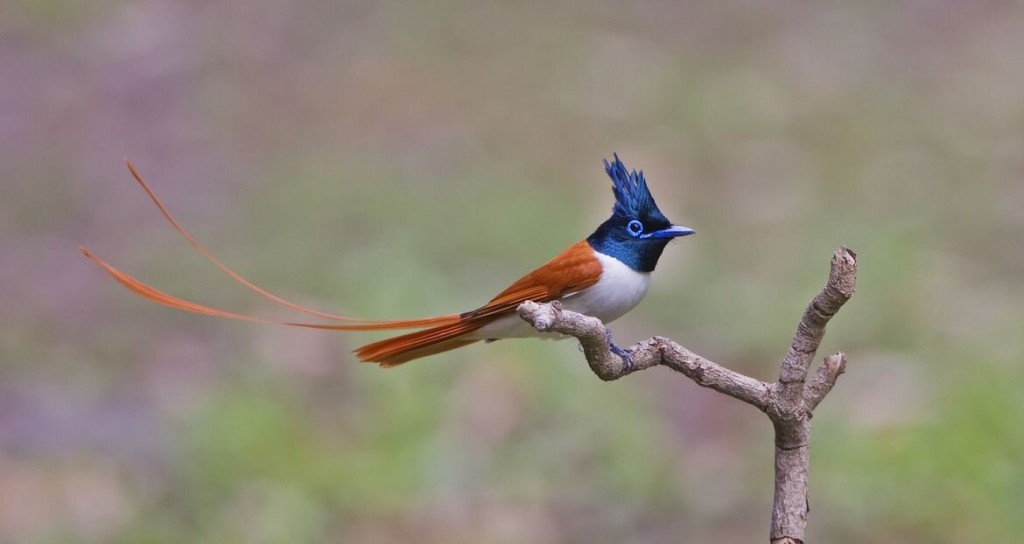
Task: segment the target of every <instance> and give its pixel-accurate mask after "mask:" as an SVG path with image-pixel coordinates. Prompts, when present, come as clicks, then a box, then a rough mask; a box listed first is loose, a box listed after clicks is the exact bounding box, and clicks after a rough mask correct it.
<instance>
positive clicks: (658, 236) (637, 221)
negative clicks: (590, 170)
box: [587, 153, 693, 272]
mask: <svg viewBox="0 0 1024 544" xmlns="http://www.w3.org/2000/svg"><path fill="white" fill-rule="evenodd" d="M613 157H614V158H615V160H614V161H612V162H611V163H609V162H608V161H607V160H605V161H604V170H605V172H606V173H607V174H608V177H610V178H612V192H613V193H614V194H615V205H614V206H613V207H612V216H611V217H610V218H609V219H608V220H607V221H605V222H604V223H602V224H601V226H599V227H598V228H597V230H596V231H594V233H593V234H591V235H590V236H589V237H588V238H587V241H588V242H589V243H590V245H591V247H593V248H594V249H595V250H596V251H598V252H600V253H603V254H605V255H608V256H610V257H614V258H616V259H618V260H619V261H622V262H623V263H625V264H626V265H628V266H629V267H630V268H632V269H633V270H636V271H638V272H651V271H653V270H654V267H655V265H657V264H658V258H660V257H661V252H662V251H663V250H664V249H665V246H666V245H668V243H669V241H671V240H672V239H673V238H676V237H679V236H686V235H688V234H693V229H690V228H687V227H680V226H676V225H673V224H672V222H671V221H669V220H668V218H667V217H665V215H664V214H663V213H661V210H659V209H658V205H657V204H656V203H655V202H654V196H652V195H651V191H650V190H649V189H648V188H647V180H646V179H644V173H643V172H642V171H640V172H638V171H636V170H628V169H627V168H626V165H625V164H623V163H622V161H621V160H619V155H618V154H617V153H616V154H613Z"/></svg>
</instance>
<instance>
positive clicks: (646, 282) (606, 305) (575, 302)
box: [468, 252, 651, 339]
mask: <svg viewBox="0 0 1024 544" xmlns="http://www.w3.org/2000/svg"><path fill="white" fill-rule="evenodd" d="M594 255H595V256H596V257H597V260H599V261H601V268H602V272H601V278H600V279H598V280H597V283H595V284H594V285H592V286H590V287H589V288H587V289H585V290H583V291H580V292H579V293H574V294H572V295H569V296H567V297H565V298H563V299H562V306H563V307H564V308H566V309H567V310H572V311H574V312H579V313H581V314H586V315H590V316H594V317H596V318H598V319H600V320H601V321H603V322H605V323H610V322H612V321H614V320H616V319H618V318H620V317H622V316H623V315H625V314H626V312H628V311H630V310H632V309H633V308H634V307H636V305H637V304H639V303H640V301H641V300H643V298H644V295H646V294H647V288H648V286H650V284H651V274H650V273H649V272H637V271H636V270H633V269H632V268H630V267H628V266H626V265H625V264H623V263H622V261H619V260H618V259H616V258H614V257H609V256H607V255H602V254H601V253H596V252H595V253H594ZM540 335H541V333H538V332H537V331H536V330H535V329H534V328H533V327H531V326H530V325H529V324H528V323H526V322H525V321H523V320H522V319H520V317H519V316H518V315H515V314H513V315H510V316H508V317H503V318H501V319H498V320H495V321H494V322H492V323H489V324H487V325H485V326H484V327H482V328H480V329H479V330H477V331H474V332H472V333H469V335H468V336H470V337H472V338H479V339H491V338H523V337H527V336H540ZM544 336H546V337H548V338H557V336H551V335H544Z"/></svg>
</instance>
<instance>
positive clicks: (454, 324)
mask: <svg viewBox="0 0 1024 544" xmlns="http://www.w3.org/2000/svg"><path fill="white" fill-rule="evenodd" d="M614 158H615V160H614V161H612V162H611V163H609V162H608V161H607V160H606V161H604V168H605V172H606V173H607V174H608V176H609V177H610V178H611V179H612V191H613V193H614V194H615V205H614V206H613V207H612V215H611V217H609V218H608V220H606V221H605V222H604V223H601V225H600V226H598V227H597V230H595V231H594V233H593V234H591V235H590V236H588V237H587V238H586V239H585V240H582V241H580V242H577V243H575V244H573V245H571V246H569V248H568V249H566V250H565V251H563V252H561V253H559V254H558V255H556V256H555V257H554V258H553V259H551V260H550V261H548V262H547V263H545V264H544V265H542V266H541V267H540V268H538V269H536V270H534V271H533V272H530V273H529V274H527V275H525V276H523V277H522V278H520V279H519V280H517V281H516V282H515V283H513V284H512V285H510V286H509V287H508V288H507V289H505V290H504V291H502V292H500V293H498V295H497V296H495V297H494V298H492V299H491V300H490V301H488V302H487V304H484V305H483V306H481V307H479V308H477V309H475V310H470V311H468V312H463V313H461V314H450V315H443V316H438V317H430V318H425V319H412V320H400V321H374V320H366V319H356V318H351V317H346V316H340V315H334V314H328V313H325V312H319V311H316V310H311V309H309V308H306V307H303V306H300V305H298V304H295V303H293V302H289V301H287V300H285V299H283V298H281V297H279V296H277V295H274V294H272V293H270V292H268V291H266V290H264V289H262V288H260V287H258V286H256V285H255V284H253V283H252V282H250V281H249V280H247V279H245V278H244V277H242V276H241V275H239V274H238V273H236V272H235V271H234V270H232V269H231V268H229V267H228V266H227V265H225V264H224V263H223V262H221V261H220V260H219V259H217V258H216V257H215V256H213V254H211V253H210V252H209V251H208V250H207V249H206V248H205V247H203V246H202V245H201V244H200V243H199V242H198V241H196V239H195V238H193V237H192V235H191V234H189V233H188V231H186V230H185V229H184V227H182V226H181V225H180V224H179V223H178V222H177V221H176V220H175V219H174V217H173V216H171V214H170V212H168V211H167V208H165V207H164V205H163V204H162V203H161V202H160V200H159V199H158V198H157V196H156V194H155V193H154V192H153V191H152V189H150V187H149V185H147V184H146V182H145V181H144V180H143V179H142V176H140V175H139V173H138V171H136V170H135V168H134V167H133V166H132V164H131V163H130V162H128V163H127V164H128V169H129V171H131V173H132V176H133V177H134V178H135V180H136V181H138V182H139V184H140V185H141V186H142V188H143V189H144V190H145V191H146V193H147V194H148V195H149V197H150V199H151V200H152V201H153V203H154V204H156V206H157V208H159V209H160V212H161V213H163V215H164V217H166V218H167V220H168V221H170V223H171V225H173V226H174V228H175V230H177V231H178V232H179V233H180V234H181V235H182V236H184V237H185V239H186V240H188V242H189V243H190V244H192V246H193V247H194V248H195V249H196V250H197V251H199V253H200V254H202V255H203V257H205V258H206V259H207V260H209V261H210V262H212V263H213V264H214V265H215V266H217V267H218V268H220V269H221V270H222V271H223V272H225V273H226V274H227V275H228V276H230V277H231V278H232V279H234V280H235V281H237V282H239V283H241V284H242V285H244V286H245V287H247V288H249V289H251V290H252V291H255V292H256V293H258V294H259V295H261V296H262V297H264V298H266V299H267V300H270V301H272V302H275V303H278V304H281V305H284V306H287V307H289V308H291V309H293V310H298V311H300V312H303V313H306V314H310V315H314V316H317V317H320V318H323V319H329V320H333V321H338V322H340V323H306V322H291V321H272V320H268V319H262V318H258V317H253V316H249V315H244V314H238V313H234V312H229V311H225V310H218V309H215V308H210V307H208V306H203V305H200V304H196V303H194V302H190V301H187V300H184V299H181V298H178V297H175V296H173V295H169V294H167V293H164V292H162V291H160V290H158V289H156V288H154V287H151V286H149V285H146V284H144V283H142V282H140V281H139V280H136V279H135V278H133V277H131V276H129V275H127V274H125V273H123V272H121V271H120V270H117V269H116V268H114V267H112V266H110V265H109V264H107V263H106V262H104V261H102V260H100V259H99V258H98V257H96V256H95V255H93V254H92V253H91V252H90V251H89V250H87V249H86V248H84V247H83V248H79V249H80V250H81V252H82V253H83V254H84V255H85V256H86V257H87V258H89V259H90V260H92V261H93V262H95V263H96V264H98V265H99V266H100V267H102V268H103V269H104V270H105V271H106V272H107V273H108V274H110V275H111V276H113V277H114V279H116V280H117V281H118V282H120V283H121V284H122V285H124V286H125V287H127V288H128V289H131V290H132V291H134V292H135V293H136V294H138V295H140V296H142V297H144V298H146V299H149V300H151V301H153V302H157V303H159V304H163V305H165V306H170V307H172V308H177V309H179V310H184V311H187V312H194V313H198V314H205V315H212V316H217V317H226V318H231V319H240V320H245V321H255V322H262V323H277V324H281V325H288V326H293V327H305V328H313V329H327V330H345V331H365V330H385V329H420V330H417V331H416V332H412V333H408V334H403V335H401V336H395V337H392V338H387V339H384V340H380V341H378V342H373V343H372V344H367V345H365V346H363V347H361V348H359V349H357V350H356V351H355V353H356V356H357V357H358V358H359V359H360V360H361V361H365V362H373V363H379V364H380V365H381V366H383V367H392V366H396V365H400V364H402V363H404V362H407V361H411V360H413V359H418V358H420V357H426V356H428V355H434V354H437V353H442V352H445V351H448V350H451V349H455V348H459V347H462V346H467V345H469V344H473V343H475V342H479V341H481V340H483V341H486V342H491V341H494V340H500V339H502V338H521V337H528V336H537V335H539V334H540V333H538V332H537V331H536V330H535V329H534V328H533V327H531V326H530V325H529V324H528V323H526V322H525V321H523V320H522V319H520V317H519V316H518V314H517V313H516V308H517V307H518V306H519V305H520V304H522V303H523V302H525V301H528V300H531V301H534V302H550V301H555V300H557V301H560V302H561V303H562V306H563V307H564V308H566V309H568V310H572V311H574V312H579V313H582V314H586V315H590V316H594V317H596V318H598V319H600V320H601V321H603V322H604V323H609V322H611V321H614V320H615V319H618V318H619V317H622V316H623V315H625V314H626V312H628V311H630V310H632V309H633V308H634V307H635V306H636V305H637V304H638V303H639V302H640V300H641V299H643V297H644V295H645V294H646V293H647V288H648V286H649V285H650V279H651V272H652V271H654V267H655V265H657V264H658V258H660V257H661V252H662V251H663V250H664V249H665V246H666V245H667V244H668V243H669V241H671V240H672V239H673V238H676V237H679V236H687V235H689V234H693V232H694V231H693V229H690V228H688V227H681V226H677V225H673V224H672V223H671V222H670V221H669V220H668V219H667V218H666V217H665V215H664V214H662V213H661V210H659V209H658V206H657V204H655V202H654V197H653V196H651V192H650V191H649V190H648V188H647V181H646V180H645V179H644V175H643V172H637V171H635V170H633V171H629V170H627V169H626V166H625V165H624V164H622V161H620V160H619V157H618V155H617V154H616V155H614ZM612 349H613V350H614V351H615V352H616V353H618V354H619V355H620V356H622V357H623V359H624V360H626V362H627V366H629V354H628V353H627V352H626V351H625V350H622V349H621V348H619V347H617V346H615V345H614V344H612Z"/></svg>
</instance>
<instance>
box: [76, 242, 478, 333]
mask: <svg viewBox="0 0 1024 544" xmlns="http://www.w3.org/2000/svg"><path fill="white" fill-rule="evenodd" d="M78 249H79V251H81V252H82V254H83V255H85V257H86V258H87V259H89V260H90V261H92V262H94V263H96V264H97V265H99V266H100V268H102V269H103V270H104V271H106V273H107V274H109V275H110V276H111V277H113V278H114V279H115V280H117V281H118V283H120V284H121V285H123V286H125V287H127V288H128V289H129V290H131V291H132V292H134V293H135V294H137V295H139V296H141V297H142V298H145V299H147V300H150V301H152V302H155V303H157V304H162V305H164V306H168V307H170V308H174V309H177V310H182V311H185V312H192V313H196V314H203V315H209V316H214V317H223V318H227V319H238V320H241V321H251V322H255V323H270V324H275V325H285V326H288V327H301V328H307V329H323V330H332V331H373V330H391V329H416V328H422V327H431V326H435V327H436V326H442V325H452V324H456V323H458V322H459V316H458V315H456V314H452V315H442V316H438V317H430V318H426V319H411V320H406V321H373V322H365V323H352V324H335V323H304V322H298V321H277V320H273V319H264V318H260V317H255V316H251V315H246V314H240V313H236V312H230V311H227V310H219V309H217V308H211V307H209V306H203V305H202V304H198V303H195V302H192V301H189V300H185V299H183V298H178V297H176V296H174V295H170V294H168V293H165V292H163V291H161V290H159V289H157V288H155V287H153V286H151V285H147V284H145V283H143V282H141V281H139V280H137V279H135V278H133V277H131V276H129V275H128V274H125V273H124V272H121V271H120V270H118V269H116V268H114V267H113V266H111V265H109V264H107V263H106V262H104V261H103V260H102V259H100V258H99V257H97V256H95V255H93V253H92V252H91V251H89V250H88V249H86V248H84V247H80V248H78Z"/></svg>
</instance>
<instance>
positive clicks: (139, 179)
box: [125, 159, 408, 330]
mask: <svg viewBox="0 0 1024 544" xmlns="http://www.w3.org/2000/svg"><path fill="white" fill-rule="evenodd" d="M125 164H127V165H128V171H129V172H131V174H132V177H134V178H135V181H137V182H138V183H139V185H140V186H141V187H142V190H144V191H146V194H147V195H149V199H150V200H152V201H153V204H155V205H156V207H157V209H159V210H160V213H161V214H163V216H164V217H165V218H166V219H167V221H168V222H169V223H170V224H171V226H172V227H174V230H176V231H178V234H180V235H181V236H182V237H183V238H185V240H187V241H188V243H189V244H190V245H191V246H192V247H193V248H195V250H196V251H198V252H199V254H200V255H202V256H203V258H205V259H206V260H207V261H209V262H210V263H212V264H213V265H214V266H216V267H217V268H219V269H220V270H221V271H222V272H224V273H225V274H227V275H228V277H230V278H231V279H233V280H235V281H236V282H238V283H240V284H242V285H243V286H244V287H246V288H247V289H249V290H251V291H253V292H255V293H256V294H258V295H260V296H261V297H263V298H265V299H267V300H269V301H271V302H273V303H276V304H280V305H282V306H285V307H287V308H291V309H292V310H296V311H299V312H302V313H304V314H309V315H312V316H316V317H320V318H323V319H330V320H333V321H348V322H354V323H381V324H386V323H408V322H397V321H396V322H391V321H378V320H370V319H358V318H354V317H347V316H343V315H336V314H330V313H326V312H321V311H318V310H313V309H311V308H307V307H305V306H302V305H300V304H296V303H294V302H291V301H289V300H285V299H283V298H281V297H279V296H277V295H275V294H273V293H271V292H270V291H267V290H266V289H263V288H262V287H260V286H258V285H256V284H254V283H252V282H251V281H249V280H247V279H246V278H245V277H243V276H242V275H241V274H239V273H238V272H235V271H234V270H232V269H231V268H230V267H229V266H228V265H226V264H224V262H223V261H221V260H220V259H218V258H217V257H216V256H214V255H213V253H211V252H210V250H208V249H206V247H204V246H203V245H202V244H200V243H199V241H198V240H196V239H195V237H194V236H192V235H191V234H190V233H189V232H188V231H187V230H185V227H183V226H182V225H181V223H178V221H177V220H176V219H175V218H174V216H173V215H171V212H170V211H169V210H168V209H167V207H166V206H164V204H163V202H161V201H160V198H158V197H157V196H156V193H155V192H154V191H153V189H151V188H150V187H149V184H148V183H146V181H145V180H144V179H143V178H142V175H141V174H139V171H138V170H136V169H135V165H133V164H132V163H131V161H129V160H128V159H125ZM395 328H397V327H395ZM403 328H405V327H403ZM353 330H357V329H353ZM358 330H361V329H358Z"/></svg>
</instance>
